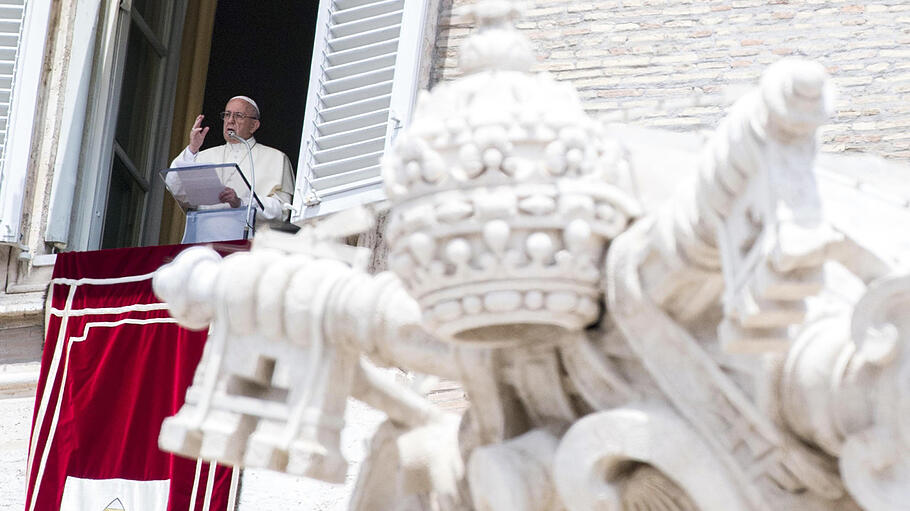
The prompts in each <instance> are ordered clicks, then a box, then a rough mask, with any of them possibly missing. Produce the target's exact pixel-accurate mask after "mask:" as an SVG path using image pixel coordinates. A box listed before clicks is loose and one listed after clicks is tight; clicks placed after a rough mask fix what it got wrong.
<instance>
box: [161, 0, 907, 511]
mask: <svg viewBox="0 0 910 511" xmlns="http://www.w3.org/2000/svg"><path fill="white" fill-rule="evenodd" d="M472 9H473V11H472V16H473V19H474V21H475V22H476V24H477V25H478V32H477V34H475V35H474V36H472V37H471V38H470V39H469V40H468V41H467V42H466V43H465V46H464V48H463V49H462V52H463V53H462V55H463V63H462V67H463V71H464V76H463V77H462V78H460V79H458V80H456V81H453V82H451V83H445V84H441V85H439V86H437V87H436V88H435V89H434V90H433V91H431V92H425V93H423V94H422V95H421V96H420V98H419V100H418V105H417V108H416V110H415V117H414V119H413V121H412V122H411V124H410V126H409V127H408V128H407V129H406V130H404V132H403V133H401V134H400V135H399V137H398V139H397V140H396V142H395V144H394V146H393V148H392V149H391V151H390V153H389V154H388V155H387V156H386V158H385V160H384V162H383V177H384V181H385V185H386V191H387V195H388V199H389V212H388V222H387V228H386V230H385V234H384V236H385V240H386V241H387V242H388V245H389V255H388V263H389V265H388V266H389V268H390V271H387V272H383V273H379V274H370V273H369V272H367V270H366V268H367V262H368V261H369V260H370V252H369V249H364V248H355V247H350V246H346V245H344V244H343V243H342V242H341V241H340V240H342V239H344V238H345V237H347V236H350V235H352V234H355V233H358V232H364V231H367V230H369V229H370V215H369V214H368V213H366V212H365V211H363V210H352V211H348V212H344V213H342V214H340V215H338V216H335V217H331V218H328V219H325V220H323V221H321V222H319V223H317V224H314V225H309V226H305V227H304V228H303V229H302V230H301V232H299V233H298V234H296V235H293V236H292V235H286V234H280V233H272V232H262V233H260V234H258V235H257V236H256V238H255V240H254V242H253V246H252V250H251V251H250V252H249V253H242V254H241V253H237V254H232V255H229V256H227V257H225V258H221V257H220V256H218V255H217V254H216V253H215V252H213V251H212V250H210V249H207V248H200V247H194V248H191V249H188V250H187V251H185V252H184V253H182V254H181V255H180V256H179V257H178V258H177V259H176V260H175V261H174V262H172V263H170V264H169V265H167V266H165V267H163V268H162V269H160V270H159V271H158V273H157V274H156V276H155V279H154V287H155V290H156V292H157V293H158V294H159V296H160V297H161V298H162V299H163V300H165V301H166V302H167V303H168V304H169V307H170V310H171V313H172V314H173V316H174V317H175V318H177V319H178V320H179V321H180V322H181V324H183V325H185V326H187V327H190V328H195V329H201V328H209V329H210V330H209V331H210V333H209V341H208V343H207V346H206V350H205V354H204V356H203V359H202V362H200V365H199V367H198V369H197V372H196V376H195V379H194V381H193V384H192V386H191V387H190V389H189V391H188V392H187V396H186V404H185V405H184V406H183V408H181V409H180V411H179V412H178V413H177V414H176V415H175V416H174V417H171V418H168V419H167V420H166V421H165V422H164V424H163V425H162V429H161V435H160V439H159V444H160V446H161V447H162V448H163V449H166V450H168V451H172V452H176V453H179V454H183V455H187V456H193V457H197V456H198V457H202V458H205V459H209V460H218V461H221V462H224V463H230V464H239V465H243V466H250V467H264V468H269V469H272V470H277V471H283V472H288V473H292V474H299V475H305V476H308V477H313V478H317V479H321V480H324V481H330V482H339V481H342V480H343V479H344V477H345V473H346V471H347V469H348V467H347V462H346V461H345V460H344V458H343V456H342V454H341V452H340V450H339V434H340V432H341V431H342V430H343V428H344V411H345V407H346V403H347V399H348V398H350V397H353V398H356V399H359V400H361V401H363V402H365V403H367V404H368V405H370V406H372V407H375V408H377V409H379V410H382V411H383V412H385V413H386V415H387V416H388V420H387V422H386V423H385V424H383V425H382V426H380V428H379V430H378V431H377V432H376V434H375V435H374V437H373V439H372V441H371V444H370V448H369V454H368V456H367V458H366V461H365V462H364V463H363V464H362V466H361V467H360V475H359V477H358V483H357V486H356V489H355V491H354V495H352V498H351V504H350V505H351V509H354V510H368V509H399V510H403V509H427V510H430V509H433V510H468V509H476V510H479V511H486V510H493V509H496V510H499V509H509V510H529V511H530V510H540V511H544V510H553V511H559V510H566V511H581V510H588V509H598V510H624V509H646V510H655V511H656V510H666V511H673V510H678V511H689V510H705V511H713V510H729V509H737V510H755V511H764V510H769V511H770V510H776V509H794V510H795V509H799V510H819V511H820V510H844V511H847V510H856V509H873V510H892V509H905V508H910V504H908V503H910V490H908V489H910V468H908V465H907V462H906V460H907V459H910V458H908V448H910V441H908V439H910V427H908V424H910V422H908V417H910V400H908V390H907V389H910V379H908V375H910V356H908V351H907V349H906V345H907V342H908V341H910V324H908V320H907V318H910V277H908V273H907V270H906V269H902V268H900V267H896V266H895V265H893V264H890V263H888V261H894V260H895V259H894V258H888V257H884V256H883V257H879V255H878V254H876V253H875V250H874V249H870V248H868V247H865V246H860V245H859V244H857V243H855V242H853V240H852V239H851V238H850V236H848V235H846V234H844V233H843V232H841V231H839V230H838V229H837V226H836V225H834V224H832V223H831V222H830V221H829V218H828V215H826V207H827V206H826V204H825V201H824V197H823V196H822V195H823V194H822V193H821V191H820V188H819V186H818V178H817V175H816V173H815V156H816V152H817V144H816V130H817V128H818V127H819V126H821V125H822V124H824V122H825V121H826V119H827V118H828V116H830V115H831V112H832V106H831V105H832V99H831V98H832V94H833V91H832V87H831V85H830V79H829V78H828V76H827V74H826V73H825V71H824V69H822V68H821V66H819V65H817V64H814V63H811V62H805V61H801V60H783V61H781V62H778V63H776V64H774V65H772V66H771V67H770V68H769V69H768V71H767V72H766V74H765V75H764V77H763V78H762V81H761V83H760V85H759V87H758V88H757V89H756V90H755V91H754V92H753V93H751V94H749V95H747V96H746V97H744V98H743V99H741V100H740V101H739V102H738V103H737V104H736V105H734V106H733V108H732V109H731V111H730V114H729V115H728V117H727V118H725V119H724V121H723V122H722V123H721V124H720V125H719V126H718V128H717V129H716V130H715V132H714V133H713V134H712V135H711V136H710V137H708V139H707V141H706V142H705V144H704V146H703V147H701V148H699V149H698V150H700V151H701V155H702V156H701V158H700V160H699V161H700V163H699V166H698V168H697V169H695V172H694V173H693V174H691V178H692V179H691V180H690V181H682V182H680V184H679V185H678V186H677V187H676V189H677V193H676V194H675V195H674V196H672V197H669V198H667V199H666V200H665V201H664V202H663V204H662V205H661V206H659V207H657V208H653V209H652V210H644V209H643V207H642V206H641V204H640V202H639V200H638V198H637V197H638V193H637V191H636V186H637V187H638V188H639V189H640V188H641V187H647V186H648V182H647V180H641V179H636V177H637V176H638V177H640V176H641V175H646V174H648V173H647V172H643V170H645V169H637V168H635V165H634V164H633V162H634V161H635V159H634V158H631V157H630V151H633V150H635V149H634V148H633V147H632V146H631V145H628V144H627V143H626V141H624V139H623V137H622V135H615V133H617V132H616V130H614V131H612V132H611V133H614V135H613V136H609V137H608V136H607V135H606V132H605V131H604V130H603V129H602V127H601V126H600V125H599V124H598V123H596V122H594V121H593V120H591V119H590V118H588V117H587V116H586V114H585V113H584V110H583V108H582V104H581V102H580V101H579V99H578V95H577V94H576V92H575V90H574V89H573V88H572V87H571V86H570V85H568V84H565V83H560V82H557V81H556V80H554V79H553V78H552V77H550V76H549V75H547V74H534V73H531V72H530V65H531V63H532V62H533V61H534V57H533V53H531V50H530V48H531V45H530V44H529V43H528V41H527V40H526V39H525V38H524V37H523V36H522V35H521V34H519V33H518V32H517V31H515V30H514V29H512V28H511V26H510V22H511V20H513V19H514V18H515V17H516V16H517V12H516V10H515V9H514V7H513V6H512V5H511V4H509V3H506V2H499V1H490V2H485V3H480V4H478V5H476V6H473V7H472ZM638 147H640V146H638ZM651 150H653V151H660V150H661V148H660V147H653V148H651ZM651 161H653V159H652V160H651ZM647 170H652V169H647ZM659 170H661V172H662V173H664V174H667V175H668V177H666V179H675V177H674V176H670V175H669V173H670V172H672V166H668V168H667V169H659ZM652 175H653V173H652ZM632 183H637V185H636V186H633V185H632ZM864 262H869V263H872V264H864ZM870 268H871V269H873V271H870ZM379 367H398V368H402V369H405V370H408V371H412V372H415V373H423V374H429V375H436V376H440V377H443V378H446V379H451V380H456V381H459V382H461V384H462V385H463V387H464V389H465V392H466V394H467V396H468V399H469V401H470V408H469V409H468V410H467V411H466V412H465V413H463V414H462V415H460V416H457V415H453V414H452V413H448V412H443V411H441V410H439V409H437V408H436V407H435V406H434V405H433V404H432V403H431V402H430V401H428V400H427V398H426V397H425V396H424V395H422V394H421V393H420V392H419V391H416V390H414V389H412V388H410V387H406V386H404V385H402V384H400V383H398V382H396V381H394V380H390V379H388V378H386V376H385V374H384V373H383V372H382V371H380V370H379V369H378V368H379Z"/></svg>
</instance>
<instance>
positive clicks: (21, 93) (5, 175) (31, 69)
mask: <svg viewBox="0 0 910 511" xmlns="http://www.w3.org/2000/svg"><path fill="white" fill-rule="evenodd" d="M50 8H51V2H46V1H41V0H26V1H25V5H24V7H23V9H24V12H23V15H22V29H21V31H20V34H19V40H18V43H17V44H18V50H17V56H16V64H15V71H14V75H13V76H14V82H13V84H12V87H11V89H10V90H11V93H12V96H11V98H10V113H9V119H8V121H7V135H6V141H5V145H4V151H5V155H4V158H3V161H2V168H0V244H9V245H13V246H16V247H21V244H22V240H21V237H22V232H21V229H22V211H23V208H24V206H25V204H24V199H25V192H26V185H27V181H28V175H29V170H30V165H29V163H30V159H31V152H32V142H33V135H34V128H35V121H36V117H37V108H38V98H39V89H40V84H41V75H42V71H43V69H44V57H45V53H44V52H45V47H46V45H47V36H48V22H49V20H50V10H51V9H50Z"/></svg>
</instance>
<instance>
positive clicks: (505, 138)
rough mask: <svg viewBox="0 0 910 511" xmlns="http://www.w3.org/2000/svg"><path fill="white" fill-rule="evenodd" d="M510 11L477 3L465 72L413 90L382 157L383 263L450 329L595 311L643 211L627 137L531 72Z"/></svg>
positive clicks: (572, 325)
mask: <svg viewBox="0 0 910 511" xmlns="http://www.w3.org/2000/svg"><path fill="white" fill-rule="evenodd" d="M516 15H517V11H516V10H515V9H514V7H512V5H511V4H509V3H507V2H497V3H490V4H489V5H486V6H484V8H483V9H477V11H476V12H475V13H474V16H475V19H476V21H477V24H478V30H479V32H478V33H476V34H474V35H472V36H471V37H470V38H469V39H468V40H467V41H466V43H465V44H464V45H463V46H462V49H461V57H460V59H461V60H460V68H461V69H462V70H463V71H464V73H465V76H464V77H462V78H459V79H458V80H455V81H453V82H449V83H442V84H440V85H438V86H437V87H435V88H434V89H433V90H432V92H424V93H422V94H421V95H420V96H419V98H418V103H417V108H416V111H415V114H414V118H413V121H412V123H411V125H410V126H409V127H408V129H407V130H406V132H405V133H404V134H402V135H401V136H400V137H399V138H398V140H397V141H396V143H395V145H394V147H393V148H392V151H391V153H390V154H389V155H388V156H387V158H386V159H385V160H384V162H383V179H384V181H385V185H386V190H387V192H388V196H389V200H390V201H391V202H392V205H393V206H392V211H391V213H390V217H389V223H388V230H387V233H386V236H387V239H388V241H389V244H390V248H391V252H390V254H389V267H390V268H391V269H392V270H393V271H394V272H395V273H396V274H397V275H398V276H399V277H400V278H401V279H402V281H403V282H404V284H405V287H406V288H407V289H408V291H409V292H410V293H411V295H412V296H414V297H415V298H416V299H417V301H418V302H419V303H420V306H421V309H422V310H423V313H424V321H425V323H426V325H427V326H428V327H429V328H430V329H431V330H432V331H433V332H435V333H436V334H438V335H440V336H443V337H447V338H458V339H461V340H473V341H478V340H485V339H486V340H492V339H493V338H494V337H495V338H497V340H498V341H501V342H504V341H506V339H507V338H504V337H503V336H502V335H495V334H491V333H490V332H488V331H487V329H488V328H489V327H502V326H508V325H519V324H536V325H552V326H558V327H563V328H566V329H570V330H574V329H578V328H580V327H583V326H585V325H587V324H589V323H591V322H593V321H594V320H596V319H597V317H598V315H599V313H600V310H599V305H598V302H599V299H600V296H601V294H602V291H601V285H600V284H601V278H602V266H603V265H602V261H603V255H604V253H605V249H606V246H607V245H608V243H609V241H610V240H611V239H612V238H613V237H615V236H616V235H618V234H619V233H620V232H622V231H623V230H624V229H625V227H626V225H627V224H628V222H629V221H630V219H631V218H633V217H635V216H636V215H637V214H638V213H639V208H638V204H637V202H636V200H635V199H634V198H633V197H632V195H631V194H630V193H629V192H628V190H625V189H623V188H622V187H621V183H628V177H627V173H628V168H627V166H625V164H624V161H623V160H622V158H621V156H622V155H621V153H620V147H619V146H618V145H617V144H615V143H611V142H610V141H609V140H607V139H606V138H605V137H604V136H603V134H602V132H601V129H600V124H598V123H596V122H594V121H592V120H591V119H590V118H589V117H588V116H587V115H586V114H585V112H584V111H583V109H582V105H581V102H580V101H579V98H578V93H577V92H576V91H575V89H574V88H573V87H572V86H571V85H569V84H565V83H559V82H557V81H556V80H555V79H554V78H553V77H552V76H550V75H549V74H546V73H540V74H534V73H531V72H530V68H531V64H532V63H533V61H534V57H533V54H532V52H531V47H530V44H529V42H528V40H527V39H526V38H525V36H524V35H522V34H521V33H519V32H518V31H516V30H514V29H512V28H511V26H510V24H511V19H512V18H513V17H514V16H516Z"/></svg>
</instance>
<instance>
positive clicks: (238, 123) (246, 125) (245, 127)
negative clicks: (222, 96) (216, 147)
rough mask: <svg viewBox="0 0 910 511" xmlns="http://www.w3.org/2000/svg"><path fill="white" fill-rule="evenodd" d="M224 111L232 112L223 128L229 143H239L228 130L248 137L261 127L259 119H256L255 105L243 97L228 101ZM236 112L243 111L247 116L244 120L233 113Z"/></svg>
mask: <svg viewBox="0 0 910 511" xmlns="http://www.w3.org/2000/svg"><path fill="white" fill-rule="evenodd" d="M224 111H225V112H228V113H232V115H230V116H228V117H227V118H225V119H224V121H223V122H224V124H223V125H222V128H221V131H222V134H223V135H224V140H225V142H227V143H229V144H237V143H239V142H238V141H237V140H235V139H233V138H231V137H230V136H229V135H228V130H234V133H236V134H237V136H238V137H240V138H243V139H247V138H250V137H251V136H253V133H255V132H256V130H258V129H259V119H255V117H256V110H255V109H253V105H251V104H249V103H247V102H246V101H244V100H242V99H232V100H230V101H228V104H227V105H226V106H225V107H224ZM236 113H242V114H243V115H245V116H246V117H245V118H244V119H243V120H240V119H238V118H237V116H236V115H233V114H236Z"/></svg>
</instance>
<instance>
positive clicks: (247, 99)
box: [228, 96, 262, 117]
mask: <svg viewBox="0 0 910 511" xmlns="http://www.w3.org/2000/svg"><path fill="white" fill-rule="evenodd" d="M235 99H242V100H243V101H246V102H247V103H249V104H251V105H253V109H254V110H256V117H262V115H261V114H260V113H259V105H257V104H256V102H255V101H253V98H250V97H248V96H234V97H233V98H231V99H229V100H228V103H230V102H231V101H234V100H235Z"/></svg>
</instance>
